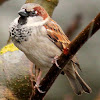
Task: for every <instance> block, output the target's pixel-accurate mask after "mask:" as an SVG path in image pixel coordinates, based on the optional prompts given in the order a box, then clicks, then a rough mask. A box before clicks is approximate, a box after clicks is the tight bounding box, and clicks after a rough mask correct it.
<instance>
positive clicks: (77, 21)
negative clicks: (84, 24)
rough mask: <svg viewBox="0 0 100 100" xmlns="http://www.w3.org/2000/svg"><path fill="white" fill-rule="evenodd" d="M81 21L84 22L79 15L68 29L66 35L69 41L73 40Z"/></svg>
mask: <svg viewBox="0 0 100 100" xmlns="http://www.w3.org/2000/svg"><path fill="white" fill-rule="evenodd" d="M81 20H82V14H77V15H76V16H75V18H74V19H73V20H72V23H71V24H70V25H69V26H68V27H67V30H66V31H65V34H66V35H67V37H68V38H69V39H71V38H72V36H73V35H74V33H75V31H76V30H77V29H78V28H79V27H80V24H81Z"/></svg>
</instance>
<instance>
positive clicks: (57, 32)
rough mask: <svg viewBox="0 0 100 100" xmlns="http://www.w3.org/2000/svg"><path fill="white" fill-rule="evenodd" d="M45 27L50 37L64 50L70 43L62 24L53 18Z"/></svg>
mask: <svg viewBox="0 0 100 100" xmlns="http://www.w3.org/2000/svg"><path fill="white" fill-rule="evenodd" d="M44 27H45V28H46V29H47V35H48V37H49V39H50V40H51V41H52V42H53V43H54V44H55V45H56V46H57V47H58V48H59V49H60V50H63V49H65V48H66V47H67V45H68V44H69V43H70V41H69V39H68V37H67V36H66V35H65V34H64V32H63V31H62V29H61V28H60V26H59V25H58V24H57V23H56V22H55V21H54V20H52V19H50V21H49V22H47V23H46V24H45V25H44Z"/></svg>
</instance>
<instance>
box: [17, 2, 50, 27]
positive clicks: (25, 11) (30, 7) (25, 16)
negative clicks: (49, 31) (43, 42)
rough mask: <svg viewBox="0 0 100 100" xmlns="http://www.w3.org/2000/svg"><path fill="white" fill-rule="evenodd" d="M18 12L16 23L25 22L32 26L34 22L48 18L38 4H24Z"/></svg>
mask: <svg viewBox="0 0 100 100" xmlns="http://www.w3.org/2000/svg"><path fill="white" fill-rule="evenodd" d="M18 14H19V19H18V23H19V24H20V25H25V24H27V25H30V26H34V25H35V24H39V23H40V24H41V23H42V22H45V21H46V20H47V19H48V18H49V15H48V13H47V12H46V10H45V9H44V8H43V7H41V6H40V5H39V4H35V3H27V4H24V5H23V6H22V7H21V9H20V10H19V12H18Z"/></svg>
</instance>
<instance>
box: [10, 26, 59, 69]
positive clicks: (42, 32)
mask: <svg viewBox="0 0 100 100" xmlns="http://www.w3.org/2000/svg"><path fill="white" fill-rule="evenodd" d="M10 34H11V37H12V40H13V42H14V44H15V45H16V46H17V47H18V48H19V49H20V50H22V51H23V52H24V53H25V54H26V56H27V57H28V59H30V60H31V61H32V62H33V63H35V64H36V65H37V66H38V67H39V68H42V69H45V68H49V67H51V66H52V63H51V61H52V60H53V58H54V57H55V56H56V55H58V56H59V55H60V54H61V51H60V49H59V48H58V47H57V46H56V45H55V44H54V43H53V42H52V41H51V40H49V38H48V36H47V33H46V29H45V28H44V27H43V26H39V27H30V28H29V27H28V28H26V27H23V28H22V27H21V28H20V27H18V26H16V27H12V30H11V32H10Z"/></svg>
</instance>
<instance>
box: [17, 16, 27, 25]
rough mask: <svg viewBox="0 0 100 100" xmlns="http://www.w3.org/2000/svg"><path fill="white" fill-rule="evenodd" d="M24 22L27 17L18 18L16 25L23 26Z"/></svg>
mask: <svg viewBox="0 0 100 100" xmlns="http://www.w3.org/2000/svg"><path fill="white" fill-rule="evenodd" d="M26 22H27V17H22V16H21V17H20V18H19V20H18V23H19V24H20V25H24V24H26Z"/></svg>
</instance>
